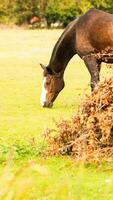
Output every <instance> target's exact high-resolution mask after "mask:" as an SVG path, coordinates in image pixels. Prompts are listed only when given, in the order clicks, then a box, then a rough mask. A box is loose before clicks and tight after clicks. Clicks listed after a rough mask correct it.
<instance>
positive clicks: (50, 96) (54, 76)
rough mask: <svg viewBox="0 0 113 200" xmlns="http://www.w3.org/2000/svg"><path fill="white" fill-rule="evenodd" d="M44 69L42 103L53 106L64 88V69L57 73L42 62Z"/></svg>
mask: <svg viewBox="0 0 113 200" xmlns="http://www.w3.org/2000/svg"><path fill="white" fill-rule="evenodd" d="M40 65H41V68H42V69H43V84H42V92H41V99H40V100H41V105H42V106H43V107H48V108H51V107H52V106H53V102H54V101H55V99H56V98H57V96H58V94H59V93H60V91H61V90H62V89H63V88H64V85H65V84H64V80H63V73H64V72H63V71H62V72H59V73H56V72H54V71H53V70H52V69H51V68H49V67H45V66H44V65H42V64H40Z"/></svg>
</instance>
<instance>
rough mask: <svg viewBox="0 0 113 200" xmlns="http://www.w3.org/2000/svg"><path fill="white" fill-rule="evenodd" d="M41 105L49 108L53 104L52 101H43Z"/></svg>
mask: <svg viewBox="0 0 113 200" xmlns="http://www.w3.org/2000/svg"><path fill="white" fill-rule="evenodd" d="M42 106H43V108H51V107H52V106H53V103H52V102H44V103H43V105H42Z"/></svg>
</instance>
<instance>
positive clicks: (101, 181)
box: [0, 30, 113, 200]
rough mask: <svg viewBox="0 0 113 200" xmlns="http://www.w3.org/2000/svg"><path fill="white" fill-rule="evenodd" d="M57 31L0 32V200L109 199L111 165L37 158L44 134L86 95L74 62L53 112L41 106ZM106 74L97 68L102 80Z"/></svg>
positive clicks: (79, 65)
mask: <svg viewBox="0 0 113 200" xmlns="http://www.w3.org/2000/svg"><path fill="white" fill-rule="evenodd" d="M61 33H62V30H0V174H1V176H0V199H3V200H4V199H7V200H10V199H11V200H13V199H14V200H17V199H19V200H20V199H21V200H22V199H25V200H57V199H58V200H78V199H81V200H93V199H97V200H101V199H106V200H107V199H109V200H110V199H113V190H112V186H113V175H112V170H113V168H112V164H110V165H108V164H102V165H101V166H93V164H91V165H85V166H84V164H76V163H75V162H74V161H73V160H71V159H70V158H67V157H60V158H56V157H54V158H48V159H45V158H43V157H41V156H40V154H41V152H42V151H43V150H44V148H45V143H44V141H43V137H42V135H43V132H44V130H45V129H46V128H47V127H49V128H54V127H55V121H59V120H61V119H69V118H70V117H71V116H72V115H73V113H75V112H76V111H77V108H78V106H79V104H80V101H82V98H83V97H84V95H85V94H86V93H90V87H89V80H90V76H89V73H88V71H87V69H86V67H85V65H84V63H83V61H82V60H81V59H80V58H79V57H78V56H74V57H73V59H72V60H71V61H70V63H69V64H68V67H67V69H66V72H65V83H66V86H65V89H64V90H63V91H62V92H61V93H60V95H59V96H58V98H57V100H56V101H55V103H54V107H53V108H52V109H43V108H42V107H41V106H40V93H41V86H42V69H41V68H40V65H39V63H43V64H45V65H47V64H48V62H49V59H50V55H51V52H52V49H53V46H54V44H55V42H56V41H57V39H58V37H59V36H60V35H61ZM111 73H112V71H111V69H107V68H106V66H105V65H103V67H102V72H101V80H102V79H104V78H105V77H108V76H110V74H111Z"/></svg>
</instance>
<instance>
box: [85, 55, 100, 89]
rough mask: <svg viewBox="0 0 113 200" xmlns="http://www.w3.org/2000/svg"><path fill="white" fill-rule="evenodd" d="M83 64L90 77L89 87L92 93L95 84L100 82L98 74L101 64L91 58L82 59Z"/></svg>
mask: <svg viewBox="0 0 113 200" xmlns="http://www.w3.org/2000/svg"><path fill="white" fill-rule="evenodd" d="M84 62H85V65H86V66H87V68H88V71H89V73H90V75H91V82H90V86H91V90H92V91H93V90H94V88H95V86H96V84H97V83H98V82H99V80H100V77H99V74H100V68H101V63H100V62H99V61H98V60H96V58H95V57H93V56H86V57H84Z"/></svg>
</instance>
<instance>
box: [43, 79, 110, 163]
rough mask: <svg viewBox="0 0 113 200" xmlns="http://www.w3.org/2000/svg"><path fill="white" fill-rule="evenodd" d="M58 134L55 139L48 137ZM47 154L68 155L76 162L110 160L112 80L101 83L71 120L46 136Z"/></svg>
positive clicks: (58, 124) (58, 125) (62, 123)
mask: <svg viewBox="0 0 113 200" xmlns="http://www.w3.org/2000/svg"><path fill="white" fill-rule="evenodd" d="M55 131H57V133H58V134H57V135H56V136H51V134H52V133H53V132H55ZM46 139H47V142H48V154H49V155H60V154H61V155H66V154H68V155H71V156H73V157H74V158H75V160H76V161H84V162H86V161H95V162H100V161H102V160H105V161H112V160H113V77H111V78H110V79H108V80H105V81H104V82H103V83H100V84H99V85H98V86H97V87H96V88H95V90H94V92H92V94H91V95H90V96H86V98H85V100H84V101H83V102H82V104H81V105H80V107H79V110H78V113H76V114H75V115H74V116H73V117H72V118H71V120H70V121H61V122H60V123H57V129H56V130H49V131H48V133H47V134H46Z"/></svg>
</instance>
